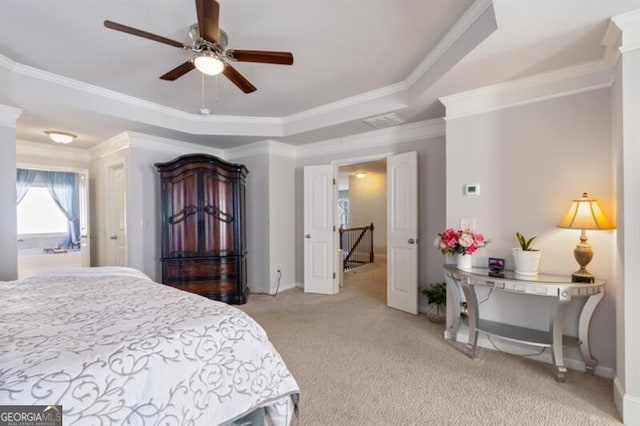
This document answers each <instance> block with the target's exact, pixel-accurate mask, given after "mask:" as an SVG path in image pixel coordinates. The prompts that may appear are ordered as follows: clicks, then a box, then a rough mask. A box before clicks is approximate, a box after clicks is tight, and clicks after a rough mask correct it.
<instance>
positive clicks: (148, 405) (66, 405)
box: [0, 268, 299, 426]
mask: <svg viewBox="0 0 640 426" xmlns="http://www.w3.org/2000/svg"><path fill="white" fill-rule="evenodd" d="M298 397H299V388H298V385H297V383H296V381H295V380H294V379H293V377H292V376H291V374H290V373H289V371H288V370H287V367H286V366H285V364H284V362H283V361H282V359H281V357H280V355H279V354H278V353H277V352H276V350H275V349H274V347H273V346H272V345H271V343H270V342H269V340H268V338H267V335H266V333H265V332H264V330H263V329H262V328H261V327H260V326H259V325H258V324H257V323H256V322H255V321H253V320H252V319H251V318H250V317H249V316H248V315H246V314H245V313H243V312H241V311H240V310H238V309H236V308H233V307H231V306H228V305H226V304H223V303H219V302H214V301H211V300H207V299H205V298H203V297H201V296H198V295H195V294H191V293H186V292H182V291H178V290H175V289H173V288H170V287H168V286H164V285H162V284H157V283H154V282H152V281H151V280H150V279H149V278H148V277H146V276H145V275H143V274H142V273H140V272H137V271H135V270H133V269H128V268H86V269H85V268H77V269H74V270H69V271H65V272H63V273H62V272H61V273H47V274H42V275H38V276H35V277H31V278H27V279H24V280H19V281H10V282H0V405H27V404H39V405H50V404H51V405H53V404H55V405H62V407H63V420H64V424H65V425H112V424H113V425H119V424H131V425H156V424H157V425H159V424H162V425H206V426H210V425H219V424H227V423H229V422H231V421H233V420H236V419H238V418H240V417H242V416H244V415H245V414H247V413H249V412H251V411H252V410H254V409H256V408H258V407H266V408H265V409H266V413H267V415H268V417H269V419H270V420H271V422H272V423H273V424H274V425H277V426H280V425H288V424H289V422H290V421H291V418H292V416H293V412H294V411H295V410H296V409H297V402H298Z"/></svg>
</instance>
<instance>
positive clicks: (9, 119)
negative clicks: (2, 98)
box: [0, 105, 22, 129]
mask: <svg viewBox="0 0 640 426" xmlns="http://www.w3.org/2000/svg"><path fill="white" fill-rule="evenodd" d="M21 114H22V109H20V108H16V107H12V106H9V105H0V126H2V127H11V128H13V129H15V127H16V121H18V118H20V115H21Z"/></svg>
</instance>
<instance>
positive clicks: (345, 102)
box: [282, 81, 408, 136]
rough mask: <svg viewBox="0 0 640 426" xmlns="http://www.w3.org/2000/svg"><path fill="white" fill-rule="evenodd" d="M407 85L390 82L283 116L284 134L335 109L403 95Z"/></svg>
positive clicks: (294, 130)
mask: <svg viewBox="0 0 640 426" xmlns="http://www.w3.org/2000/svg"><path fill="white" fill-rule="evenodd" d="M407 88H408V86H407V85H406V83H405V82H404V81H401V82H399V83H395V84H391V85H389V86H385V87H380V88H378V89H374V90H370V91H368V92H365V93H361V94H359V95H356V96H351V97H348V98H344V99H340V100H338V101H335V102H331V103H328V104H324V105H321V106H319V107H316V108H311V109H308V110H305V111H301V112H297V113H295V114H290V115H287V116H285V117H283V119H282V122H283V124H284V126H285V129H284V130H285V131H284V136H288V135H291V134H296V133H299V132H301V131H303V130H302V129H301V126H296V124H300V123H301V122H303V121H307V120H311V119H317V118H319V117H322V116H323V115H327V114H332V113H335V112H336V111H340V110H344V109H347V108H353V107H357V106H360V105H362V104H365V103H368V102H374V101H377V100H380V99H383V98H386V97H389V96H395V95H401V96H402V95H403V94H404V93H405V92H406V91H407ZM312 129H313V127H311V128H306V127H305V128H304V130H312Z"/></svg>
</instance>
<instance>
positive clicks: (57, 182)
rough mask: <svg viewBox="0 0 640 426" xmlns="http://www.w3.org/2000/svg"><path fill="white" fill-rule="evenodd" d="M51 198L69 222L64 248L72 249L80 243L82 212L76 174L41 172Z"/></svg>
mask: <svg viewBox="0 0 640 426" xmlns="http://www.w3.org/2000/svg"><path fill="white" fill-rule="evenodd" d="M40 176H41V177H42V180H43V181H44V183H45V185H46V186H47V189H48V190H49V193H50V194H51V197H52V198H53V200H54V201H55V202H56V205H57V206H58V207H59V208H60V210H62V212H63V213H64V214H65V216H66V217H67V220H68V221H69V229H68V231H67V236H66V237H65V239H64V241H63V243H62V246H63V247H70V246H72V245H74V244H77V243H78V242H79V241H80V220H79V219H78V213H79V211H80V208H79V204H78V190H77V188H76V185H77V180H76V174H75V173H67V172H48V171H40Z"/></svg>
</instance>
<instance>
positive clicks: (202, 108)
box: [200, 74, 211, 115]
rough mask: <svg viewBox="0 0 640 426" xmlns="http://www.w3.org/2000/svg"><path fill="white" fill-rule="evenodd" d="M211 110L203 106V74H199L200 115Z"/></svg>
mask: <svg viewBox="0 0 640 426" xmlns="http://www.w3.org/2000/svg"><path fill="white" fill-rule="evenodd" d="M210 112H211V111H209V108H206V107H205V106H204V74H201V75H200V115H209V113H210Z"/></svg>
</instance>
